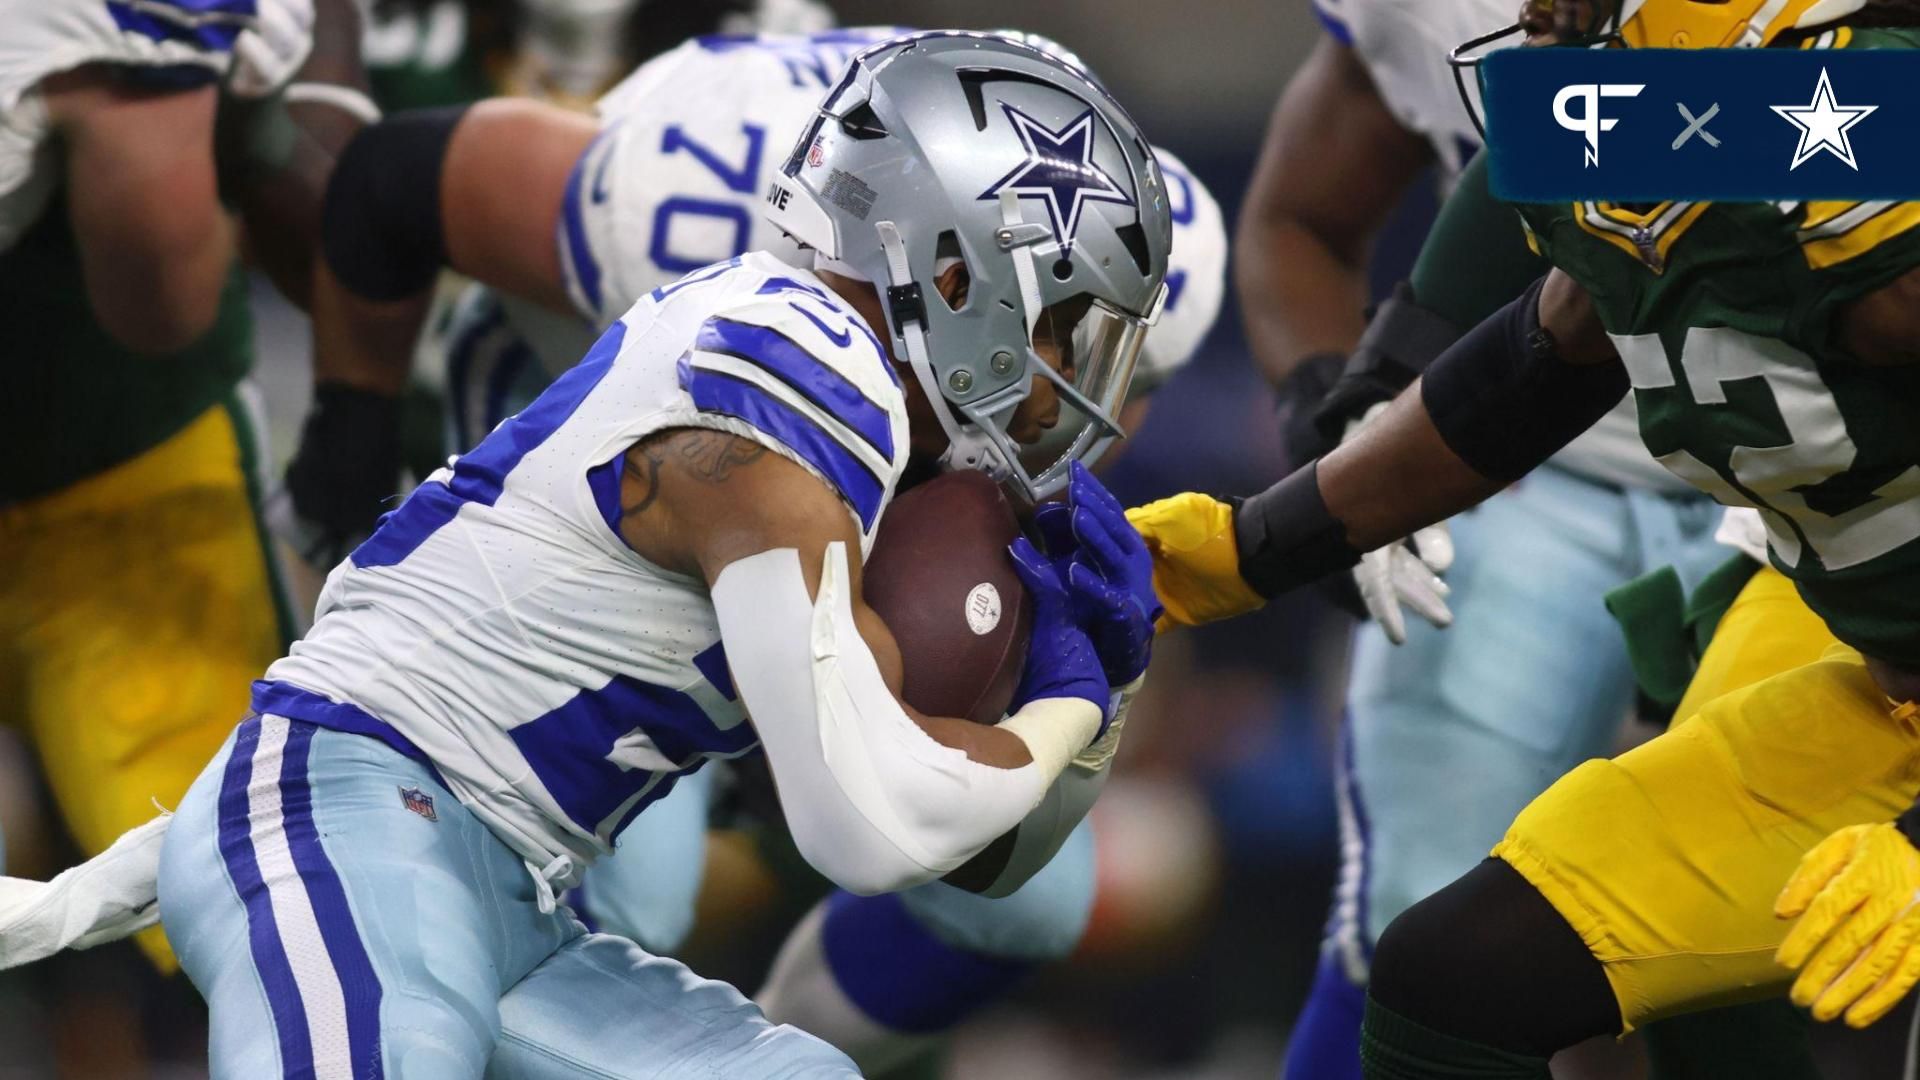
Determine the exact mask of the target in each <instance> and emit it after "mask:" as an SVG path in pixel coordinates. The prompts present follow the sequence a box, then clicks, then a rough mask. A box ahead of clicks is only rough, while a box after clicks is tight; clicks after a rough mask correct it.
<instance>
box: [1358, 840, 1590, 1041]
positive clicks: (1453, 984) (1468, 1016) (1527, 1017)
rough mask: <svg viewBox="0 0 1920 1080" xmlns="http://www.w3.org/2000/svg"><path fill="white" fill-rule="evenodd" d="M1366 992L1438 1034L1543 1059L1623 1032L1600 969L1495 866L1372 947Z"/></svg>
mask: <svg viewBox="0 0 1920 1080" xmlns="http://www.w3.org/2000/svg"><path fill="white" fill-rule="evenodd" d="M1369 993H1371V994H1372V995H1373V997H1374V999H1375V1000H1377V1001H1379V1002H1380V1004H1382V1005H1384V1006H1386V1007H1387V1008H1389V1009H1392V1010H1393V1011H1394V1012H1397V1013H1399V1014H1400V1015H1402V1016H1404V1017H1407V1018H1408V1019H1410V1020H1414V1021H1416V1022H1418V1023H1420V1024H1424V1025H1425V1026H1427V1027H1429V1028H1432V1029H1434V1030H1435V1031H1439V1032H1443V1033H1445V1034H1448V1035H1453V1036H1456V1037H1458V1038H1462V1039H1471V1040H1473V1041H1475V1042H1480V1043H1485V1044H1487V1045H1489V1046H1495V1047H1499V1048H1500V1049H1503V1050H1509V1051H1512V1052H1514V1053H1522V1054H1534V1055H1538V1056H1542V1057H1544V1056H1547V1055H1550V1054H1552V1053H1553V1052H1554V1051H1556V1050H1559V1049H1561V1048H1563V1047H1566V1046H1571V1045H1573V1044H1574V1043H1577V1042H1580V1041H1581V1040H1583V1039H1587V1038H1591V1037H1592V1036H1595V1035H1604V1034H1609V1033H1617V1032H1618V1031H1619V1030H1620V1010H1619V1007H1618V1005H1617V1004H1616V1003H1615V1002H1614V997H1613V989H1612V987H1611V986H1610V985H1609V984H1608V983H1607V977H1606V974H1605V973H1604V972H1603V971H1602V970H1601V967H1600V962H1599V961H1598V960H1596V959H1594V957H1593V954H1592V952H1590V951H1589V950H1588V949H1587V946H1586V943H1585V942H1583V941H1581V940H1580V935H1579V934H1577V933H1575V932H1574V929H1573V927H1571V926H1569V925H1567V921H1566V920H1565V919H1563V918H1561V917H1560V913H1559V912H1557V911H1555V910H1554V909H1553V905H1551V904H1549V903H1547V901H1546V898H1545V897H1543V896H1541V895H1540V893H1539V892H1538V891H1536V890H1535V889H1534V887H1533V886H1532V885H1530V884H1528V882H1527V879H1526V878H1523V877H1521V876H1520V874H1519V873H1518V872H1517V871H1515V870H1514V869H1513V868H1512V867H1511V866H1508V865H1507V864H1506V863H1504V862H1501V861H1500V860H1498V859H1487V860H1485V861H1484V862H1482V863H1480V865H1478V866H1476V867H1474V868H1473V869H1472V870H1469V871H1468V872H1467V873H1465V874H1464V875H1462V876H1461V877H1460V878H1459V880H1457V881H1455V882H1454V883H1453V884H1451V885H1449V886H1447V887H1446V888H1444V889H1441V890H1440V891H1439V892H1437V893H1434V894H1433V895H1432V896H1429V897H1427V898H1426V899H1425V900H1422V901H1420V902H1419V903H1418V904H1415V905H1414V906H1412V907H1411V908H1408V909H1407V910H1406V911H1405V912H1404V913H1402V914H1401V916H1400V917H1399V918H1397V919H1395V920H1393V922H1392V923H1391V924H1390V925H1389V926H1388V927H1387V931H1386V933H1384V934H1382V935H1381V936H1380V944H1379V945H1378V946H1377V947H1376V948H1375V949H1374V954H1373V969H1372V983H1371V986H1370V987H1369Z"/></svg>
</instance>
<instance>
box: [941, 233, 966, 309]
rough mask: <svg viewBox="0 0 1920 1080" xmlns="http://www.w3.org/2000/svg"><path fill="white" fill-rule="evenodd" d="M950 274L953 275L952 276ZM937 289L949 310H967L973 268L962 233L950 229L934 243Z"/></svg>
mask: <svg viewBox="0 0 1920 1080" xmlns="http://www.w3.org/2000/svg"><path fill="white" fill-rule="evenodd" d="M949 275H952V276H951V277H950V276H949ZM933 277H934V286H935V291H936V292H938V293H939V294H940V299H941V300H943V301H945V302H946V305H947V310H948V311H952V312H960V311H964V310H966V307H967V298H968V295H969V294H970V293H971V292H972V285H973V268H972V267H970V266H968V265H967V253H966V251H965V250H964V249H963V248H961V246H960V234H959V233H956V232H954V231H953V230H952V229H948V230H947V231H946V232H943V233H941V234H940V236H939V239H937V240H935V241H934V245H933Z"/></svg>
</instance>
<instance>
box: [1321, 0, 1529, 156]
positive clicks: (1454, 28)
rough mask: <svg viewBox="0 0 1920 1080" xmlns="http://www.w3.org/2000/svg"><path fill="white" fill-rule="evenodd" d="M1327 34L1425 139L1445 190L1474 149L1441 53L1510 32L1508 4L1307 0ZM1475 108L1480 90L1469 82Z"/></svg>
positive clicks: (1472, 132)
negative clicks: (1345, 49)
mask: <svg viewBox="0 0 1920 1080" xmlns="http://www.w3.org/2000/svg"><path fill="white" fill-rule="evenodd" d="M1313 8H1314V13H1315V14H1316V15H1318V16H1319V17H1320V22H1321V25H1323V26H1325V27H1326V30H1327V33H1328V34H1329V35H1331V36H1332V37H1333V38H1334V39H1335V40H1337V41H1339V42H1340V43H1341V44H1344V45H1346V46H1347V47H1349V48H1351V49H1352V50H1353V51H1354V54H1355V55H1356V56H1358V57H1359V58H1360V62H1361V63H1362V64H1364V65H1365V66H1366V69H1367V74H1369V75H1371V76H1372V77H1373V84H1374V86H1375V87H1377V88H1378V89H1379V91H1380V98H1381V100H1382V101H1384V102H1386V105H1387V109H1388V111H1390V112H1392V113H1393V115H1394V117H1395V118H1396V119H1398V120H1399V121H1400V124H1401V126H1402V127H1405V128H1406V129H1407V130H1408V131H1412V132H1416V133H1418V134H1419V135H1421V136H1422V137H1424V138H1425V139H1426V140H1427V142H1428V143H1429V144H1430V145H1431V146H1432V147H1433V152H1434V156H1435V157H1436V158H1437V159H1438V160H1439V162H1440V168H1441V171H1442V173H1443V184H1442V186H1443V188H1451V187H1452V186H1453V184H1452V182H1453V178H1454V177H1455V176H1457V175H1458V174H1459V172H1460V170H1461V169H1462V168H1464V167H1465V166H1466V163H1467V161H1468V159H1470V158H1472V157H1473V155H1474V154H1475V153H1476V152H1477V151H1478V150H1479V149H1480V132H1479V131H1478V129H1476V128H1475V127H1474V125H1473V119H1472V117H1470V116H1469V115H1468V114H1467V110H1466V107H1465V106H1464V105H1463V104H1462V103H1461V101H1460V91H1459V88H1458V86H1457V85H1456V84H1455V82H1454V78H1453V69H1452V68H1451V67H1450V66H1449V65H1448V64H1447V53H1448V52H1450V51H1451V50H1452V49H1453V48H1454V47H1455V46H1458V45H1460V44H1462V43H1464V42H1466V41H1469V40H1471V39H1473V38H1476V37H1479V36H1481V35H1482V34H1486V33H1490V32H1492V31H1494V30H1498V29H1500V28H1501V27H1503V26H1511V25H1512V24H1513V22H1514V19H1515V13H1516V12H1517V11H1518V10H1519V5H1518V4H1516V3H1514V2H1513V0H1313ZM1468 92H1469V93H1471V94H1472V95H1474V99H1475V101H1476V107H1477V102H1478V99H1479V92H1480V88H1479V85H1478V84H1477V83H1476V82H1475V81H1474V80H1473V78H1472V76H1471V74H1469V77H1468Z"/></svg>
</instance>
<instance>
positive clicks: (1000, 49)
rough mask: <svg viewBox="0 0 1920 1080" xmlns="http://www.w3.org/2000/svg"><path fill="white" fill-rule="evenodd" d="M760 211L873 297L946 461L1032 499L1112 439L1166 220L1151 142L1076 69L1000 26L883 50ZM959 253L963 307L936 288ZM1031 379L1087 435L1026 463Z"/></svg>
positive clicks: (860, 72)
mask: <svg viewBox="0 0 1920 1080" xmlns="http://www.w3.org/2000/svg"><path fill="white" fill-rule="evenodd" d="M767 214H768V217H769V219H770V220H771V221H772V222H773V223H774V224H775V225H777V226H779V227H780V228H781V229H783V230H785V231H786V232H787V233H788V234H790V235H791V236H793V237H794V238H795V239H796V240H799V241H800V242H802V243H804V244H806V245H808V246H810V247H813V248H814V249H816V250H817V251H818V252H819V254H820V255H821V256H822V257H824V259H825V260H827V262H828V265H829V266H830V267H831V268H833V269H835V270H836V271H839V272H842V273H847V274H850V275H853V276H858V277H861V278H864V279H866V280H868V281H871V282H873V283H874V285H875V286H876V287H877V288H879V289H880V290H881V291H882V293H883V297H884V300H885V308H886V318H887V329H888V331H889V332H890V333H891V335H892V337H893V340H894V341H895V342H896V355H904V356H905V358H906V359H907V362H908V365H909V366H910V367H911V368H912V371H913V375H914V377H915V379H916V380H917V381H918V382H919V384H920V386H921V388H922V389H923V390H924V391H925V392H926V395H927V398H928V400H929V401H930V402H932V403H933V404H934V406H935V408H934V412H935V413H936V415H938V416H939V417H940V423H941V425H942V427H943V428H944V429H945V432H946V435H947V437H948V439H949V442H950V446H949V448H948V450H947V453H946V455H945V457H944V458H943V459H942V464H944V465H946V466H947V467H962V468H977V469H985V470H987V471H989V472H991V473H993V474H995V475H996V476H997V477H998V478H1000V479H1001V480H1002V481H1003V482H1004V483H1007V484H1008V485H1009V486H1011V487H1013V488H1014V489H1015V490H1016V491H1018V492H1020V493H1022V494H1024V495H1025V496H1026V497H1027V498H1029V499H1034V500H1038V499H1041V498H1045V497H1046V496H1048V495H1050V494H1052V493H1054V492H1055V491H1058V490H1059V489H1060V488H1061V487H1062V486H1064V484H1065V483H1066V479H1067V466H1068V464H1069V463H1070V462H1072V461H1073V460H1075V459H1078V460H1081V461H1085V462H1088V463H1091V462H1092V461H1094V460H1095V459H1096V458H1098V457H1099V455H1100V454H1101V453H1102V452H1104V451H1105V449H1106V448H1107V447H1108V446H1109V445H1111V444H1112V442H1113V440H1114V439H1116V438H1118V437H1119V436H1120V435H1121V431H1120V427H1119V425H1118V423H1117V422H1116V420H1115V416H1116V414H1117V413H1118V411H1119V407H1120V404H1121V403H1122V402H1123V401H1124V400H1125V398H1126V393H1127V386H1128V384H1129V382H1130V381H1131V379H1132V376H1133V367H1134V362H1135V360H1136V359H1138V357H1139V353H1140V347H1141V344H1142V342H1143V341H1144V340H1145V337H1146V331H1147V328H1148V327H1149V326H1151V325H1152V323H1153V320H1154V319H1155V317H1156V316H1157V315H1158V314H1159V309H1160V306H1161V304H1162V303H1163V302H1164V300H1165V296H1166V289H1165V278H1166V273H1167V251H1168V247H1169V246H1170V244H1171V236H1172V221H1171V215H1170V212H1169V209H1168V202H1167V192H1166V185H1165V182H1164V181H1163V179H1162V177H1161V175H1160V169H1159V166H1158V165H1157V164H1156V163H1155V161H1154V157H1153V151H1152V149H1151V148H1150V147H1149V146H1148V144H1147V142H1146V140H1145V138H1143V137H1142V135H1141V134H1140V132H1139V129H1138V128H1137V127H1136V126H1135V124H1134V122H1133V120H1132V118H1131V117H1129V116H1128V115H1127V113H1126V111H1125V110H1124V109H1122V108H1121V107H1120V105H1119V104H1118V103H1117V102H1115V101H1114V100H1113V98H1112V97H1110V96H1109V95H1108V94H1107V92H1106V91H1105V90H1103V89H1101V88H1100V86H1099V84H1098V83H1096V82H1094V81H1093V80H1092V79H1091V78H1090V77H1089V76H1088V75H1087V74H1086V73H1084V72H1083V71H1081V70H1080V69H1078V68H1077V67H1075V66H1072V65H1070V64H1068V63H1066V62H1063V61H1062V60H1060V59H1059V58H1057V57H1055V56H1054V55H1052V54H1051V53H1049V52H1047V51H1045V50H1042V49H1037V48H1034V47H1032V46H1030V45H1025V44H1021V43H1019V42H1016V41H1012V40H1009V39H1007V38H1005V37H1002V36H999V35H995V34H984V33H966V32H958V31H943V32H932V33H922V34H912V35H909V36H906V37H902V38H896V39H893V40H891V41H887V42H882V43H881V44H879V45H876V46H874V47H873V48H871V49H869V50H867V51H866V52H864V53H861V54H860V55H859V56H857V57H855V58H854V60H853V62H852V65H851V66H850V67H849V68H848V70H847V72H846V74H845V75H844V76H843V77H842V79H841V81H840V83H839V84H838V85H837V86H836V87H834V89H833V90H832V91H830V92H829V93H828V95H827V97H826V99H825V100H824V101H823V102H821V105H820V108H819V111H818V114H817V115H816V116H815V118H814V120H813V122H812V123H811V124H810V125H808V127H807V128H806V130H805V131H804V133H803V134H802V135H801V137H800V140H799V142H798V143H796V144H795V145H794V149H793V153H792V154H791V155H790V156H789V157H788V159H787V161H786V164H785V165H784V166H783V167H782V168H781V169H780V171H779V172H778V173H777V174H776V175H775V176H774V178H773V181H772V184H771V187H770V189H769V190H768V192H767ZM955 260H958V261H959V262H961V263H964V264H965V267H966V270H967V280H968V288H967V291H966V294H965V298H964V300H963V301H960V302H959V306H958V307H953V306H950V305H949V304H948V303H947V302H946V301H945V300H943V299H942V297H941V295H940V293H939V291H938V290H937V289H936V288H935V284H934V281H935V278H936V277H937V275H938V274H939V273H940V272H941V271H942V270H943V269H945V268H946V267H948V266H951V265H952V264H953V262H954V261H955ZM1066 324H1071V335H1070V338H1071V343H1070V345H1067V344H1066V343H1062V347H1061V348H1060V349H1059V358H1060V365H1059V368H1058V369H1057V370H1056V368H1055V367H1054V365H1052V364H1049V363H1048V362H1047V360H1046V359H1045V358H1043V357H1042V356H1041V354H1040V353H1039V352H1038V351H1036V349H1035V346H1034V335H1035V331H1036V328H1041V329H1042V332H1043V333H1045V334H1047V335H1048V336H1049V338H1050V339H1051V340H1055V341H1057V340H1059V339H1060V338H1061V337H1063V336H1067V335H1064V334H1063V333H1062V332H1061V331H1062V330H1063V329H1064V326H1065V325H1066ZM1049 351H1052V350H1051V349H1050V350H1049ZM1037 378H1044V379H1047V380H1048V381H1049V382H1051V383H1052V384H1053V386H1054V387H1055V388H1056V390H1057V392H1058V394H1059V397H1060V399H1061V402H1062V416H1061V423H1063V424H1065V423H1068V422H1072V423H1075V424H1078V425H1079V426H1080V427H1079V430H1078V431H1076V432H1075V437H1074V439H1073V441H1072V443H1071V444H1070V445H1069V447H1068V449H1067V451H1066V452H1065V453H1063V454H1062V455H1061V456H1059V457H1057V458H1054V459H1053V460H1051V461H1049V462H1046V463H1044V464H1035V465H1023V464H1022V462H1021V453H1020V448H1019V447H1018V446H1017V445H1015V443H1014V441H1013V439H1012V438H1011V437H1010V436H1009V435H1008V433H1007V425H1008V423H1009V422H1010V421H1011V420H1012V419H1013V416H1014V412H1015V410H1017V409H1018V408H1019V407H1020V404H1021V402H1022V401H1024V400H1025V399H1026V398H1027V396H1028V395H1029V393H1030V392H1031V388H1032V386H1033V384H1034V380H1035V379H1037ZM942 403H944V405H945V406H946V407H941V406H942ZM1069 418H1071V419H1070V420H1069Z"/></svg>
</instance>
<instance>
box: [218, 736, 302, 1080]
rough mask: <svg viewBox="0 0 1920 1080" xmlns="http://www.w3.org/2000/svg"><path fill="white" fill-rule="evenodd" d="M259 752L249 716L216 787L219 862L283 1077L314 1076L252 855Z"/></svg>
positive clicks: (295, 991) (294, 992)
mask: <svg viewBox="0 0 1920 1080" xmlns="http://www.w3.org/2000/svg"><path fill="white" fill-rule="evenodd" d="M259 747H260V718H259V717H258V716H251V717H248V718H247V720H246V722H245V723H243V724H241V725H240V730H239V731H238V732H237V733H236V734H235V736H234V740H233V754H232V755H231V756H230V757H228V758H227V771H226V775H225V776H224V777H223V778H222V780H221V783H220V831H219V835H220V857H221V859H222V860H224V861H225V862H226V864H227V873H228V875H229V876H230V877H232V879H233V887H234V888H235V889H236V890H238V892H239V893H240V902H241V903H242V904H244V905H245V906H246V909H247V940H248V944H249V946H250V947H251V949H252V951H253V965H254V969H255V970H256V971H258V972H259V973H260V981H261V982H262V983H263V984H264V985H265V987H266V991H267V1003H268V1007H269V1008H270V1009H271V1011H272V1013H273V1027H274V1032H275V1034H276V1035H277V1036H278V1037H279V1042H280V1062H281V1070H282V1072H284V1073H285V1074H286V1075H287V1076H290V1077H291V1076H303V1077H304V1076H312V1075H313V1040H312V1037H311V1035H310V1034H309V1032H308V1031H307V1011H306V1007H305V1004H304V1003H303V1002H302V1001H301V999H300V986H299V984H298V983H296V982H295V981H294V978H293V965H292V964H291V963H289V962H288V960H287V952H286V949H285V948H284V947H283V946H282V945H281V943H280V927H279V924H278V923H277V922H276V920H275V919H274V915H273V902H272V900H271V899H270V898H269V896H268V895H267V886H266V882H265V880H263V879H262V878H261V876H260V864H259V862H258V861H257V860H256V859H255V858H254V853H253V835H252V832H253V824H252V818H251V815H250V813H249V806H248V799H247V784H248V782H249V781H250V780H251V779H252V777H253V758H254V752H255V751H256V750H258V749H259Z"/></svg>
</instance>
